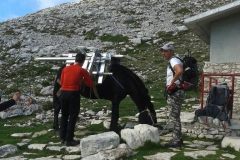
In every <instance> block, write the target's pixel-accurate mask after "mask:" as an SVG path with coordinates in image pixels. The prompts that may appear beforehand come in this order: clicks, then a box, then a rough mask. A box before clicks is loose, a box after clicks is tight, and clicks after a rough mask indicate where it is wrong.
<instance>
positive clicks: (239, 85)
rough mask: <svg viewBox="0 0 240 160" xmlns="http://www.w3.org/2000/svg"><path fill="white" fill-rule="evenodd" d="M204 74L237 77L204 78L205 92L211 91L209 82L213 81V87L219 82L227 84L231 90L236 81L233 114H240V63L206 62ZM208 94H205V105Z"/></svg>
mask: <svg viewBox="0 0 240 160" xmlns="http://www.w3.org/2000/svg"><path fill="white" fill-rule="evenodd" d="M203 73H204V74H207V73H216V74H229V75H233V74H236V75H235V76H233V78H232V76H211V77H205V78H204V90H208V89H209V82H210V79H212V85H214V84H215V82H217V83H218V84H220V83H227V84H228V86H229V88H230V89H232V80H234V95H233V112H235V113H236V112H240V62H239V63H210V62H204V67H203ZM206 98H207V94H204V101H203V102H204V103H203V104H204V105H205V102H206Z"/></svg>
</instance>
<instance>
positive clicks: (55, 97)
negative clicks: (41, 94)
mask: <svg viewBox="0 0 240 160" xmlns="http://www.w3.org/2000/svg"><path fill="white" fill-rule="evenodd" d="M65 67H66V65H63V66H62V67H60V68H59V69H58V71H57V75H56V77H55V80H54V87H53V106H54V108H55V104H56V103H58V94H57V93H58V91H59V89H60V88H61V84H60V78H61V74H62V70H63V68H65Z"/></svg>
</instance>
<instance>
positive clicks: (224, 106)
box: [195, 83, 233, 126]
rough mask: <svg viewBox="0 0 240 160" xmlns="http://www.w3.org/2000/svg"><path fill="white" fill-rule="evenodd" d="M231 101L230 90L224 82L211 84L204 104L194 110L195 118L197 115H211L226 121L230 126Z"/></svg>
mask: <svg viewBox="0 0 240 160" xmlns="http://www.w3.org/2000/svg"><path fill="white" fill-rule="evenodd" d="M232 101H233V97H232V90H230V89H229V87H228V86H227V84H226V83H223V84H218V85H215V86H212V87H211V88H210V90H209V92H208V98H207V100H206V106H205V107H204V108H203V109H198V110H196V111H195V118H197V117H199V116H206V117H213V118H217V119H219V120H220V121H226V122H228V125H229V126H231V122H230V118H229V112H230V111H231V110H232ZM195 120H196V119H195ZM206 124H207V121H206Z"/></svg>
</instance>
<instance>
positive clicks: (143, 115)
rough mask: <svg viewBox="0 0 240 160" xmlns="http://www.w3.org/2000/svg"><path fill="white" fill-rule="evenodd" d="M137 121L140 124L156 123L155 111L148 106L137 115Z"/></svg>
mask: <svg viewBox="0 0 240 160" xmlns="http://www.w3.org/2000/svg"><path fill="white" fill-rule="evenodd" d="M138 123H140V124H149V125H152V126H154V125H155V124H156V123H157V116H156V112H155V111H154V110H153V111H150V110H149V109H148V108H147V109H146V110H144V111H142V112H140V114H139V116H138Z"/></svg>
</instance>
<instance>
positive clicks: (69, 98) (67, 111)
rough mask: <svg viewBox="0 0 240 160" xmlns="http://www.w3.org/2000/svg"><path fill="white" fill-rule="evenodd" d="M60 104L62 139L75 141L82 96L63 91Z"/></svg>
mask: <svg viewBox="0 0 240 160" xmlns="http://www.w3.org/2000/svg"><path fill="white" fill-rule="evenodd" d="M60 104H61V110H62V117H61V123H60V130H61V132H60V138H61V139H62V140H65V141H67V142H70V141H72V140H73V137H74V129H75V125H76V121H77V118H78V114H79V110H80V94H79V92H78V91H64V90H62V91H61V94H60Z"/></svg>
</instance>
